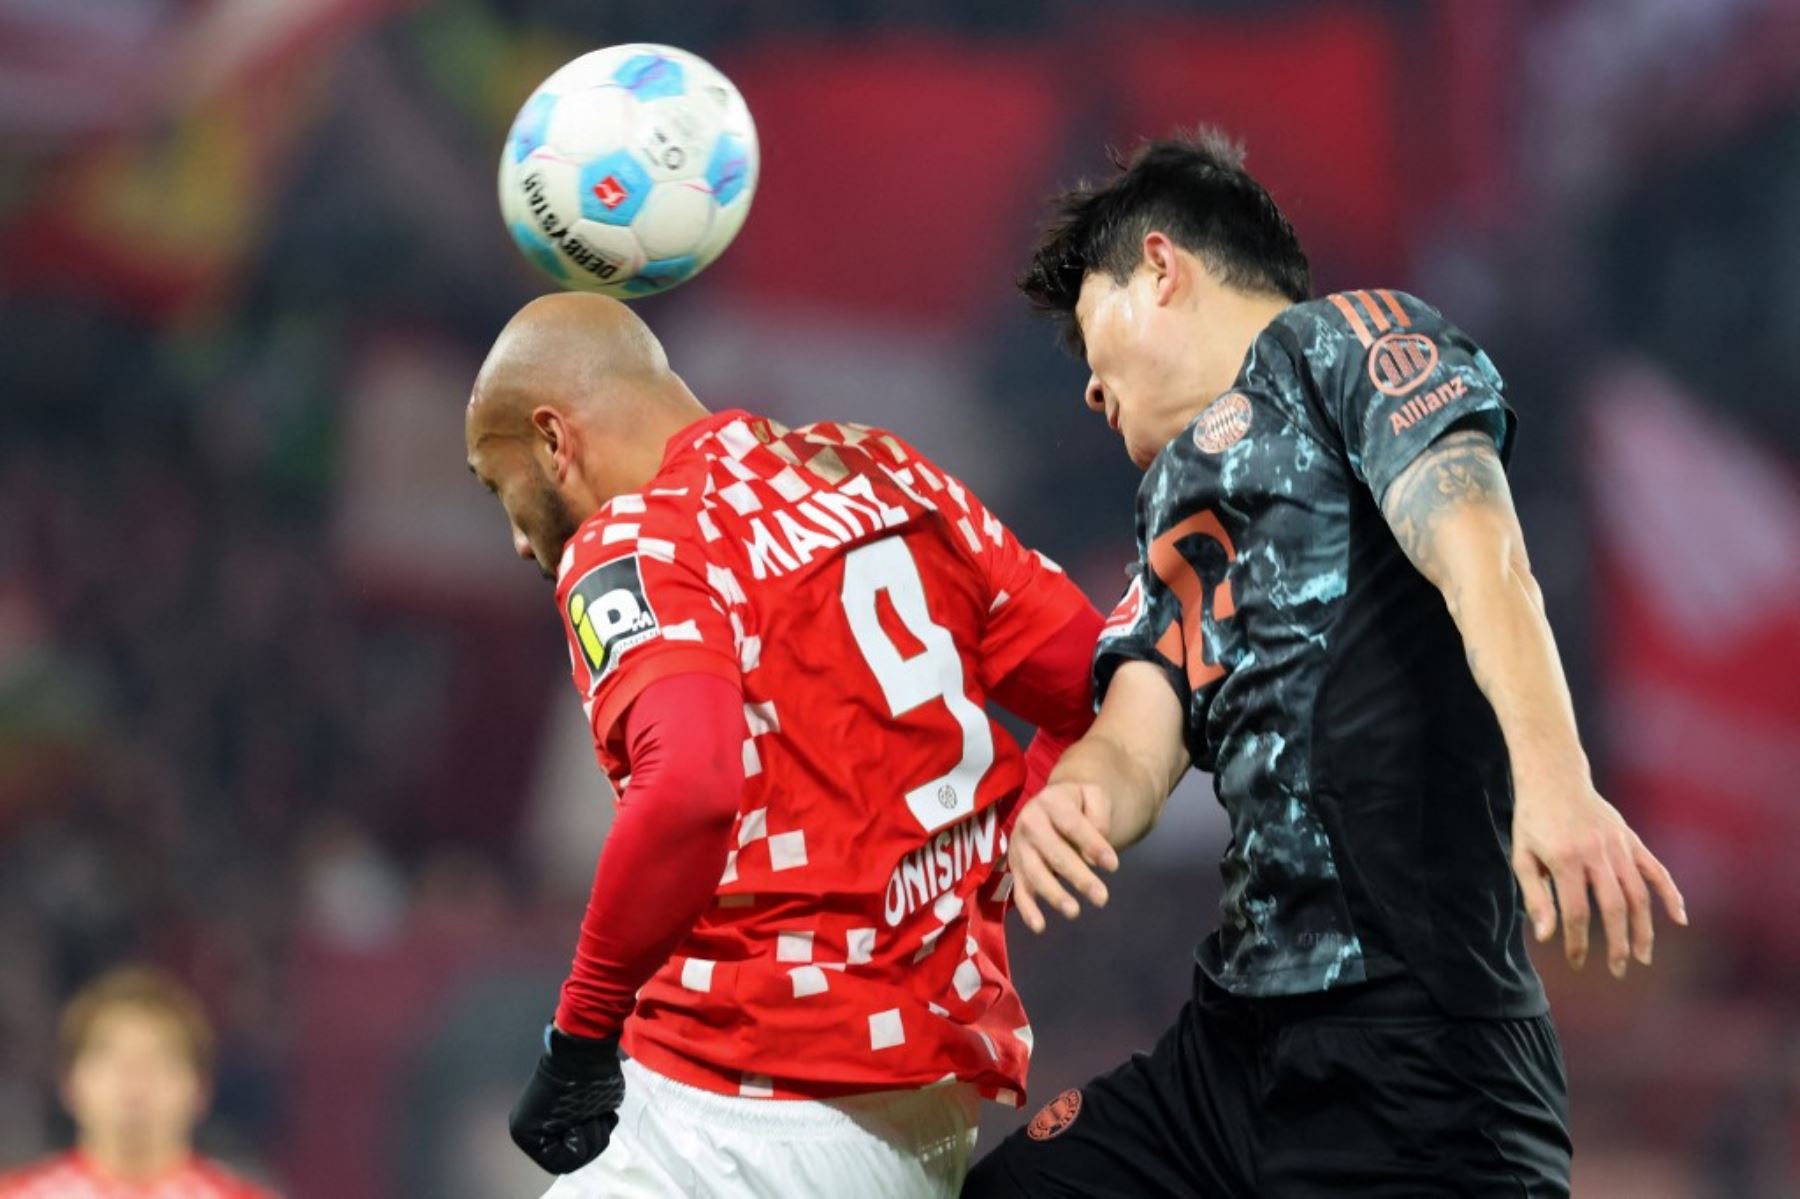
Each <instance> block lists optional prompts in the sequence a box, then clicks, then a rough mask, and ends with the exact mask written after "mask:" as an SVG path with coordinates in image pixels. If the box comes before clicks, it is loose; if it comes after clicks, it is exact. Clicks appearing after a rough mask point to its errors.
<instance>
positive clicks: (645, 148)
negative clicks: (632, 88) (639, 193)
mask: <svg viewBox="0 0 1800 1199" xmlns="http://www.w3.org/2000/svg"><path fill="white" fill-rule="evenodd" d="M718 132H719V116H718V112H717V111H716V109H715V107H714V105H712V104H711V103H710V102H708V101H705V100H702V99H698V98H696V97H695V96H694V95H692V94H691V93H690V94H688V95H683V96H672V97H670V98H669V99H666V100H653V101H651V102H650V103H648V104H641V103H640V104H639V105H638V106H637V125H636V129H635V130H634V133H635V138H634V144H635V145H636V146H637V149H638V152H639V153H640V154H642V155H643V156H644V161H645V162H646V163H648V164H649V167H650V174H651V177H653V178H654V179H656V180H657V182H659V183H660V182H664V181H673V180H678V179H693V178H696V177H697V176H699V175H700V174H701V173H702V172H703V171H704V170H705V169H706V164H707V160H708V156H709V151H710V150H711V147H712V143H713V140H714V139H715V138H716V137H717V136H718Z"/></svg>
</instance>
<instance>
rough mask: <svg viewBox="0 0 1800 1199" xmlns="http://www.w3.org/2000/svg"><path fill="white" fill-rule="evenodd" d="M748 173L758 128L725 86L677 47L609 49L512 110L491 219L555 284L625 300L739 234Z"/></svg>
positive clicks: (751, 176)
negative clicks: (501, 221) (496, 210)
mask: <svg viewBox="0 0 1800 1199" xmlns="http://www.w3.org/2000/svg"><path fill="white" fill-rule="evenodd" d="M756 175H757V147H756V125H755V124H754V122H752V121H751V119H750V110H749V109H748V108H747V107H745V105H744V98H743V96H741V95H740V94H739V93H738V90H737V88H735V87H733V86H732V84H731V81H730V80H729V79H727V78H725V76H724V75H721V74H720V73H719V72H718V71H717V70H715V69H714V68H713V67H712V66H711V65H710V64H708V63H707V62H706V61H705V60H704V59H701V58H699V57H698V56H696V55H693V54H689V53H688V52H687V51H685V50H678V49H676V48H675V47H673V46H656V45H645V44H638V45H625V46H610V47H608V48H607V49H604V50H595V51H593V52H592V53H590V54H584V55H582V56H581V57H580V58H577V59H576V60H575V61H573V62H571V63H569V64H568V65H567V66H565V67H563V68H562V69H561V70H559V71H557V72H556V73H555V74H554V75H552V76H550V78H548V79H546V80H545V81H544V82H543V84H542V85H540V86H539V87H538V89H537V90H536V91H535V92H533V93H532V94H531V98H530V99H528V100H526V101H525V106H524V107H523V108H521V109H520V110H519V115H518V118H517V119H516V120H514V121H513V126H512V132H511V133H509V134H508V135H507V138H506V148H505V150H504V151H502V153H501V155H500V212H501V215H502V216H503V217H504V218H505V220H506V227H507V229H508V230H509V231H510V232H511V233H512V236H513V241H515V242H517V243H518V246H519V249H520V250H522V251H523V252H524V254H525V257H526V258H527V259H529V260H530V261H531V262H532V263H533V264H535V265H536V266H537V267H538V268H540V269H541V270H542V271H543V272H544V273H545V274H547V275H549V276H550V277H551V278H552V279H555V280H556V281H557V282H558V283H560V284H562V285H563V286H564V287H570V288H575V289H578V290H581V291H597V292H604V293H605V294H607V295H611V296H618V297H620V298H622V299H629V298H632V297H635V296H645V295H650V294H652V293H653V292H659V291H666V290H668V289H669V288H671V287H674V286H675V285H676V284H677V283H680V282H681V281H682V280H683V279H690V278H692V277H693V276H694V275H696V274H698V273H699V272H700V271H702V270H704V269H705V268H706V267H707V266H708V265H710V264H711V263H712V261H713V260H714V259H716V258H717V257H718V256H719V255H720V254H721V253H722V252H723V251H724V249H725V247H726V246H728V245H730V244H731V239H732V238H733V237H735V236H737V231H738V230H739V229H740V228H742V227H743V224H744V218H745V217H746V216H747V215H749V212H750V199H751V197H752V196H753V195H755V193H756Z"/></svg>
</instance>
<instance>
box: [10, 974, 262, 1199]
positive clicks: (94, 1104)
mask: <svg viewBox="0 0 1800 1199" xmlns="http://www.w3.org/2000/svg"><path fill="white" fill-rule="evenodd" d="M60 1049H61V1057H62V1099H63V1105H64V1106H65V1107H66V1108H67V1109H68V1112H69V1116H70V1118H71V1119H72V1120H73V1121H74V1123H75V1130H76V1142H75V1147H74V1148H73V1149H71V1150H70V1151H68V1152H67V1153H63V1154H59V1155H57V1156H56V1157H53V1158H51V1159H49V1160H47V1161H44V1162H41V1163H39V1164H37V1165H35V1166H30V1167H27V1168H26V1169H23V1170H20V1171H16V1172H13V1173H9V1174H6V1175H4V1176H0V1199H273V1194H272V1192H270V1191H267V1190H264V1189H263V1188H262V1187H259V1186H256V1185H254V1184H252V1183H250V1182H247V1181H245V1180H244V1179H242V1178H239V1177H237V1176H236V1175H234V1174H232V1173H231V1172H229V1171H228V1170H226V1169H224V1168H223V1167H222V1166H220V1165H218V1164H217V1163H215V1162H212V1161H208V1160H207V1159H205V1158H202V1157H201V1156H200V1155H199V1154H198V1153H196V1152H195V1149H194V1131H195V1129H196V1128H197V1127H198V1126H199V1124H200V1121H201V1119H202V1117H204V1116H205V1114H206V1108H207V1103H208V1089H209V1086H210V1081H211V1074H212V1059H213V1034H212V1029H211V1027H210V1026H209V1024H208V1023H207V1020H206V1016H205V1014H204V1013H203V1012H202V1011H201V1008H200V1003H199V1001H198V1000H197V999H196V998H195V997H194V996H193V995H192V994H191V993H189V992H188V990H187V989H186V988H185V987H183V986H182V985H181V984H180V983H178V982H176V981H175V980H174V979H172V978H169V977H168V976H166V975H164V974H162V973H160V972H158V971H155V970H150V969H146V968H143V967H121V968H119V969H117V970H114V971H112V972H110V973H108V974H105V975H102V976H101V977H100V978H98V979H96V980H94V981H93V982H92V983H89V984H88V985H87V987H85V988H84V989H83V990H81V991H80V992H79V993H78V994H76V996H75V997H74V998H73V999H72V1000H70V1002H69V1004H68V1006H67V1008H66V1009H65V1010H64V1012H63V1019H62V1033H61V1046H60Z"/></svg>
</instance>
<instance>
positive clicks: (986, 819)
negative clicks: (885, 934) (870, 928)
mask: <svg viewBox="0 0 1800 1199" xmlns="http://www.w3.org/2000/svg"><path fill="white" fill-rule="evenodd" d="M996 831H997V828H996V823H995V818H994V809H993V808H991V807H989V808H986V809H984V810H982V811H980V812H976V813H975V814H974V815H972V816H970V817H968V818H967V819H966V820H963V821H960V822H958V823H956V824H953V825H951V826H950V827H949V828H947V829H941V830H939V831H938V833H937V835H936V836H934V837H932V838H931V840H929V841H927V842H925V844H924V845H922V846H920V847H919V848H918V849H915V850H913V851H912V852H911V853H909V854H907V855H906V856H905V857H903V858H901V859H900V864H899V865H898V866H896V867H894V873H893V874H892V875H890V876H889V877H888V885H887V899H886V908H885V910H884V911H883V912H882V915H883V917H884V918H885V919H886V920H887V924H888V927H889V928H893V927H894V926H895V925H897V924H899V923H900V922H901V921H902V920H904V919H906V918H907V917H908V916H910V915H912V914H913V913H914V912H916V911H918V910H919V909H920V908H922V907H924V906H925V905H926V904H928V903H930V902H932V901H933V900H934V899H936V898H937V897H938V896H940V895H942V894H944V893H945V892H946V891H953V890H955V889H956V884H957V883H959V882H961V881H962V879H963V876H964V875H966V874H968V873H969V868H970V867H971V866H973V865H974V864H975V863H976V862H980V863H982V864H983V865H987V864H989V863H991V862H992V861H993V860H994V834H995V832H996Z"/></svg>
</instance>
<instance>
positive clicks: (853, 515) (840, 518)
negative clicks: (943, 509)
mask: <svg viewBox="0 0 1800 1199" xmlns="http://www.w3.org/2000/svg"><path fill="white" fill-rule="evenodd" d="M882 469H883V470H884V471H885V472H886V473H887V475H888V477H889V478H894V475H893V472H892V471H887V469H886V468H885V467H883V468H882ZM894 483H895V485H896V486H898V487H900V488H902V489H903V490H905V491H906V493H907V494H908V495H909V496H911V497H912V498H913V499H915V500H918V501H919V503H920V504H921V505H923V506H925V507H927V508H930V507H933V506H934V505H932V504H931V503H930V502H929V501H928V500H926V499H924V498H923V497H922V496H920V495H918V494H917V493H916V492H914V491H913V490H912V489H911V488H908V487H906V484H905V483H904V482H902V481H901V480H900V479H897V478H894ZM765 516H766V517H767V520H765V519H764V517H765ZM908 519H910V517H909V516H908V514H907V511H906V509H904V508H896V507H894V506H893V505H891V504H887V503H883V502H882V500H881V499H880V497H878V496H877V495H876V494H875V488H874V485H873V484H871V483H870V481H869V478H868V476H866V475H857V476H856V477H855V478H852V479H850V480H849V481H847V482H845V483H844V484H843V485H841V486H840V487H838V488H837V489H836V490H833V491H827V490H824V489H820V490H818V491H814V492H812V493H810V494H809V495H808V496H807V497H806V498H805V499H803V500H801V501H799V502H798V503H796V504H792V505H789V506H788V507H785V508H776V509H774V510H772V511H770V512H766V513H760V514H758V515H756V516H751V517H748V518H746V520H745V522H744V524H745V526H746V527H747V528H748V529H749V530H750V536H748V537H742V538H740V539H739V540H740V541H742V543H743V546H744V553H745V555H746V556H747V557H748V558H749V560H750V573H751V574H752V575H753V576H754V577H755V578H757V579H767V578H770V577H774V576H780V575H784V574H787V573H788V572H789V571H792V570H799V569H800V568H801V567H802V566H805V565H807V564H808V563H810V562H811V561H812V560H813V557H814V556H815V555H817V554H819V553H823V552H827V551H830V550H834V549H836V548H838V547H839V546H842V545H848V544H850V543H851V542H853V541H860V540H862V539H863V538H865V537H868V536H870V535H871V534H873V533H876V532H879V531H880V530H882V529H891V528H894V527H895V526H896V525H903V524H905V523H906V522H907V520H908Z"/></svg>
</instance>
